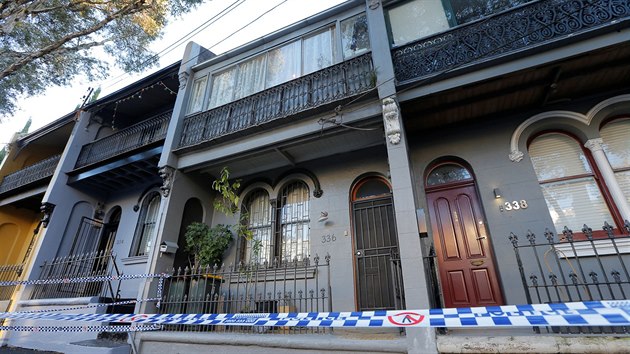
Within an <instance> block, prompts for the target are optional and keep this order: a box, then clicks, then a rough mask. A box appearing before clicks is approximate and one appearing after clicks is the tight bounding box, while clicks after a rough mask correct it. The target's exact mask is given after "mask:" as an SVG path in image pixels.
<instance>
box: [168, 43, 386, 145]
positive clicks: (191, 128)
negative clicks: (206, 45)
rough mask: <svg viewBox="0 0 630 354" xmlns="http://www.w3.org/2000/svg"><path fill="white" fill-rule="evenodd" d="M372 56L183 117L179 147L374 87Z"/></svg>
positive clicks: (283, 116) (350, 61)
mask: <svg viewBox="0 0 630 354" xmlns="http://www.w3.org/2000/svg"><path fill="white" fill-rule="evenodd" d="M374 84H375V77H374V69H373V64H372V56H371V54H369V53H368V54H364V55H362V56H359V57H356V58H354V59H350V60H347V61H345V62H343V63H340V64H337V65H333V66H331V67H328V68H325V69H322V70H319V71H316V72H314V73H312V74H309V75H305V76H303V77H300V78H298V79H295V80H292V81H289V82H287V83H284V84H281V85H278V86H275V87H272V88H269V89H267V90H264V91H261V92H259V93H256V94H254V95H251V96H248V97H245V98H243V99H240V100H238V101H234V102H231V103H228V104H226V105H223V106H219V107H216V108H213V109H211V110H209V111H205V112H201V113H198V114H195V115H192V116H190V117H187V118H185V120H184V128H183V131H182V135H181V139H180V142H179V147H180V148H182V147H189V146H192V145H196V144H199V143H202V142H207V141H210V140H213V139H216V138H218V137H221V136H224V135H228V134H232V133H235V132H237V131H242V130H245V129H247V128H251V127H254V126H259V125H261V124H265V123H268V122H270V121H273V120H276V119H280V118H285V117H288V116H290V115H293V114H297V113H301V112H304V111H306V110H309V109H312V108H315V107H319V106H322V105H325V104H328V103H332V102H335V101H339V100H342V99H345V98H349V97H352V96H356V95H358V94H360V93H363V92H366V91H368V90H370V89H371V88H373V87H374Z"/></svg>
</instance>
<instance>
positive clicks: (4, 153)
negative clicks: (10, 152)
mask: <svg viewBox="0 0 630 354" xmlns="http://www.w3.org/2000/svg"><path fill="white" fill-rule="evenodd" d="M5 156H7V147H6V146H5V147H3V148H2V150H0V165H2V161H4V157H5Z"/></svg>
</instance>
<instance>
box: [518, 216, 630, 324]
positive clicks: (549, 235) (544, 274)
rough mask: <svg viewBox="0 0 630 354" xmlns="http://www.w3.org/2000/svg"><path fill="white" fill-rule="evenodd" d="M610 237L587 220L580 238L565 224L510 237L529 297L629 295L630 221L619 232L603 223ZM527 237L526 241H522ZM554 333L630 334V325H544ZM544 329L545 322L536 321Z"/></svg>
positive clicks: (613, 297) (547, 300)
mask: <svg viewBox="0 0 630 354" xmlns="http://www.w3.org/2000/svg"><path fill="white" fill-rule="evenodd" d="M602 229H603V230H604V231H606V233H607V235H608V238H606V239H596V238H593V233H592V229H591V228H589V227H588V226H586V225H584V229H583V230H581V231H582V233H583V235H584V237H581V236H582V235H580V239H577V235H576V236H575V237H574V235H573V231H571V230H569V229H568V228H566V227H565V229H564V231H563V232H562V233H561V234H558V235H556V233H555V232H552V231H550V230H549V229H547V230H545V232H544V233H543V235H540V236H537V235H536V234H534V233H533V232H531V231H528V233H527V234H526V235H525V237H524V240H523V238H519V236H518V235H516V234H514V233H512V234H511V235H510V237H509V239H510V241H511V243H512V246H513V247H514V254H515V258H516V263H517V266H518V271H519V273H520V276H521V282H522V284H523V288H524V290H525V297H526V299H527V301H528V303H530V304H532V303H533V304H545V303H560V302H574V301H597V300H623V299H628V296H630V273H629V271H628V266H627V262H629V261H630V255H629V254H628V253H627V251H625V252H623V248H622V247H625V248H626V249H627V247H628V244H630V223H628V221H626V225H625V227H624V229H625V230H622V232H623V233H624V235H614V233H613V228H612V227H611V226H610V225H608V223H604V226H603V227H602ZM583 238H584V239H583ZM519 242H522V243H519ZM542 329H543V330H545V331H546V332H553V333H569V334H579V333H600V334H602V333H603V334H606V333H614V334H628V331H629V330H630V328H629V327H621V326H620V327H543V328H542ZM534 330H535V331H536V332H537V333H540V331H541V328H540V327H534Z"/></svg>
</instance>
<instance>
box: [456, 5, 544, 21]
mask: <svg viewBox="0 0 630 354" xmlns="http://www.w3.org/2000/svg"><path fill="white" fill-rule="evenodd" d="M530 1H532V0H450V1H447V2H446V6H447V7H448V6H449V5H450V10H451V11H452V12H451V11H447V17H448V18H449V20H453V21H454V22H452V23H453V24H457V25H461V24H463V23H466V22H471V21H474V20H476V19H478V18H482V17H486V16H489V15H492V14H494V13H497V12H501V11H503V10H507V9H509V8H512V7H515V6H518V5H521V4H524V3H526V2H530Z"/></svg>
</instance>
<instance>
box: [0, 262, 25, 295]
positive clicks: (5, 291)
mask: <svg viewBox="0 0 630 354" xmlns="http://www.w3.org/2000/svg"><path fill="white" fill-rule="evenodd" d="M23 269H24V265H23V264H7V265H1V266H0V282H5V281H16V280H20V277H21V275H22V270H23ZM16 286H17V285H5V286H0V301H6V300H11V296H12V295H13V291H14V290H15V288H16Z"/></svg>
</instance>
